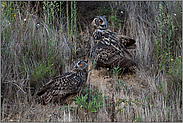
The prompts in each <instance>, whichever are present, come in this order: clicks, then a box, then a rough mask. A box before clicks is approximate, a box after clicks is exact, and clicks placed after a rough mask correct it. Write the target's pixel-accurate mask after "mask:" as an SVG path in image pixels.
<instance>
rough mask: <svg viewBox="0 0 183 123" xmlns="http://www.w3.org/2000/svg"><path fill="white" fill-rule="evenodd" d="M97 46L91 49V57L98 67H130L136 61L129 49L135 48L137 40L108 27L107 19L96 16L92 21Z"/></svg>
mask: <svg viewBox="0 0 183 123" xmlns="http://www.w3.org/2000/svg"><path fill="white" fill-rule="evenodd" d="M91 25H92V33H93V39H94V41H95V43H96V44H95V46H94V47H93V48H92V50H91V58H92V59H95V61H96V67H118V66H119V67H121V68H129V67H131V66H133V65H135V64H136V63H135V62H134V61H133V57H132V55H131V54H130V53H129V52H128V51H127V49H135V48H136V44H135V40H134V39H131V38H129V37H127V36H123V35H118V34H116V33H114V32H112V31H111V30H109V29H108V28H107V19H106V18H105V17H104V16H96V17H94V18H93V21H92V23H91Z"/></svg>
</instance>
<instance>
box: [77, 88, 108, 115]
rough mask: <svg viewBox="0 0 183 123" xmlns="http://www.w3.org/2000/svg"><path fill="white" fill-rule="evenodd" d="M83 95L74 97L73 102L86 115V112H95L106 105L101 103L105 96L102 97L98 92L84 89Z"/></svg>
mask: <svg viewBox="0 0 183 123" xmlns="http://www.w3.org/2000/svg"><path fill="white" fill-rule="evenodd" d="M84 92H85V94H84V95H81V96H76V97H75V98H74V100H75V101H74V102H75V103H76V104H77V105H78V106H79V107H80V108H81V109H82V110H83V111H84V112H85V113H86V112H97V110H98V109H99V108H100V107H102V106H104V105H107V104H104V103H103V99H104V98H106V96H104V97H103V96H102V93H99V92H98V90H94V91H92V90H91V89H90V90H89V89H88V88H86V89H84Z"/></svg>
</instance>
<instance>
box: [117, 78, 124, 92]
mask: <svg viewBox="0 0 183 123" xmlns="http://www.w3.org/2000/svg"><path fill="white" fill-rule="evenodd" d="M117 82H118V84H116V87H117V89H118V91H120V90H121V86H122V85H123V84H125V83H123V82H122V80H119V79H117Z"/></svg>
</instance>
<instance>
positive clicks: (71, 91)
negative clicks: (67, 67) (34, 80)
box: [37, 60, 88, 105]
mask: <svg viewBox="0 0 183 123" xmlns="http://www.w3.org/2000/svg"><path fill="white" fill-rule="evenodd" d="M71 64H72V65H71V72H68V73H65V74H63V75H60V76H57V77H55V78H54V79H52V80H50V81H49V82H48V83H46V84H45V85H44V86H43V88H42V89H40V91H39V92H38V93H37V95H38V96H39V97H38V98H37V101H38V103H41V104H44V105H46V104H48V103H49V102H51V101H60V103H63V102H64V101H65V100H66V99H67V98H68V97H72V95H76V94H77V93H78V92H79V91H80V90H81V88H82V85H83V84H85V82H86V80H87V75H88V65H87V63H86V62H85V61H80V60H78V61H73V62H72V63H71Z"/></svg>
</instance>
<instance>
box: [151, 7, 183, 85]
mask: <svg viewBox="0 0 183 123" xmlns="http://www.w3.org/2000/svg"><path fill="white" fill-rule="evenodd" d="M164 9H165V8H164V7H163V5H162V4H159V13H158V16H157V20H156V22H157V27H158V29H159V31H158V32H157V34H156V38H155V41H156V48H155V52H156V53H155V54H154V57H155V59H156V64H157V65H158V66H157V68H158V72H160V71H163V72H165V73H166V74H167V75H169V76H170V83H172V82H176V83H177V84H178V86H179V88H180V89H182V86H181V82H182V60H181V58H182V51H181V49H182V48H181V47H182V40H181V38H179V37H176V36H177V34H176V33H177V32H178V31H181V30H180V29H179V25H176V24H175V23H174V20H173V19H174V18H178V19H177V20H179V18H182V14H180V13H177V14H174V13H171V12H170V10H169V9H168V12H167V13H165V12H164ZM175 44H177V47H176V48H175V47H174V45H175ZM160 85H161V84H160Z"/></svg>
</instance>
